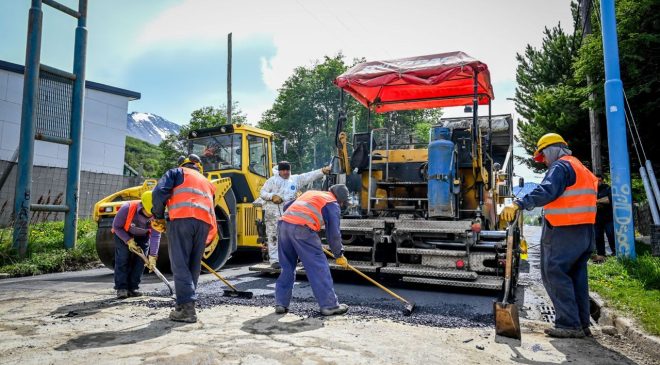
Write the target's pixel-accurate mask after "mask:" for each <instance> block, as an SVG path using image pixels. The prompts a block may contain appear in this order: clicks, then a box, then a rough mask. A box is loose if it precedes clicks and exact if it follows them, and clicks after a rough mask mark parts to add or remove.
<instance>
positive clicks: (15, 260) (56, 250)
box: [0, 220, 99, 276]
mask: <svg viewBox="0 0 660 365" xmlns="http://www.w3.org/2000/svg"><path fill="white" fill-rule="evenodd" d="M63 230H64V222H45V223H38V224H33V225H31V226H30V232H29V234H28V250H27V254H26V256H25V258H23V259H21V258H19V257H18V255H17V253H16V251H15V250H14V249H13V248H12V230H11V229H10V228H6V229H2V230H0V272H3V273H8V274H10V275H11V276H29V275H39V274H46V273H51V272H63V271H74V270H81V269H86V268H90V267H93V266H95V265H96V262H97V261H98V260H99V258H98V255H97V253H96V223H95V222H93V221H91V220H80V221H79V222H78V242H77V245H76V247H75V248H73V249H71V250H66V249H65V248H64V231H63Z"/></svg>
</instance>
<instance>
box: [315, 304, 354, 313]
mask: <svg viewBox="0 0 660 365" xmlns="http://www.w3.org/2000/svg"><path fill="white" fill-rule="evenodd" d="M346 312H348V306H347V305H346V304H340V305H338V306H336V307H334V308H321V314H323V315H324V316H337V315H341V314H344V313H346Z"/></svg>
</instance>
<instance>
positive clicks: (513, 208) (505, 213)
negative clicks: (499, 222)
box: [500, 203, 520, 222]
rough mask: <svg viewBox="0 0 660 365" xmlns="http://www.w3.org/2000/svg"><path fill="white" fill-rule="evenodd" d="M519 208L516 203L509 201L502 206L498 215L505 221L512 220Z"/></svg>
mask: <svg viewBox="0 0 660 365" xmlns="http://www.w3.org/2000/svg"><path fill="white" fill-rule="evenodd" d="M519 209H520V207H519V206H518V204H516V203H511V204H509V205H507V206H506V207H504V209H503V210H502V213H500V217H502V219H504V220H505V221H507V222H512V221H513V220H514V219H515V218H516V213H517V212H518V210H519Z"/></svg>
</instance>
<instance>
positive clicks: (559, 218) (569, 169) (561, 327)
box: [501, 133, 598, 338]
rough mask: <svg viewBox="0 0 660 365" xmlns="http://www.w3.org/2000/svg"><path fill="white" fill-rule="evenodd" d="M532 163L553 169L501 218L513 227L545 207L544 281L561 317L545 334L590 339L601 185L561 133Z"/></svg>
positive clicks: (546, 139) (541, 143)
mask: <svg viewBox="0 0 660 365" xmlns="http://www.w3.org/2000/svg"><path fill="white" fill-rule="evenodd" d="M533 157H534V160H535V161H537V162H543V163H544V164H545V165H546V166H547V167H548V171H547V173H546V175H545V177H544V178H543V181H541V183H540V184H539V185H538V186H537V187H536V188H535V189H534V190H532V191H531V192H530V193H529V194H527V195H525V196H523V197H521V198H519V199H516V200H515V201H514V202H513V203H511V204H510V205H508V206H506V207H504V210H503V211H502V213H501V217H502V219H505V220H507V221H512V220H514V219H515V217H516V215H517V214H518V211H519V210H520V209H527V210H532V209H534V208H535V207H543V210H544V222H543V233H542V235H541V277H542V279H543V284H544V285H545V287H546V289H547V291H548V295H549V296H550V299H551V300H552V303H553V305H554V307H555V313H556V315H555V327H554V328H549V329H546V330H545V333H546V334H547V335H548V336H551V337H559V338H581V337H584V336H590V335H591V330H590V329H589V321H590V316H589V313H590V312H589V288H588V279H587V262H588V261H589V258H590V257H591V253H592V251H593V244H594V237H595V236H594V223H595V221H596V195H597V192H598V180H597V179H596V177H595V176H594V175H593V174H592V173H591V171H589V169H587V168H586V167H585V166H584V165H583V164H582V162H580V160H578V159H577V158H576V157H574V156H572V152H571V150H570V149H569V148H568V143H566V141H565V140H564V138H562V136H560V135H559V134H557V133H548V134H546V135H544V136H543V137H541V138H540V139H539V140H538V143H537V144H536V151H535V152H534V156H533Z"/></svg>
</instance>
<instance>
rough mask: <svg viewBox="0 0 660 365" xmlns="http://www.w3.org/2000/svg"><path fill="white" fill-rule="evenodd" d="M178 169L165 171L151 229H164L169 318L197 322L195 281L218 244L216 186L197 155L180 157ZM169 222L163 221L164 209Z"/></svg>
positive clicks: (157, 189)
mask: <svg viewBox="0 0 660 365" xmlns="http://www.w3.org/2000/svg"><path fill="white" fill-rule="evenodd" d="M177 162H178V165H179V167H175V168H173V169H170V170H168V171H167V172H165V174H164V175H163V177H162V178H161V179H160V180H159V181H158V184H157V185H156V187H155V188H154V193H153V208H152V210H151V211H152V213H153V214H154V218H155V225H154V228H155V229H157V230H159V231H165V230H167V241H168V249H169V253H170V264H171V267H172V273H173V274H174V286H175V292H176V305H175V307H174V310H173V311H172V312H170V319H171V320H173V321H177V322H190V323H192V322H197V311H196V310H195V302H196V301H197V294H196V288H197V281H198V280H199V273H200V270H201V261H202V257H205V256H208V255H209V254H211V253H212V252H213V250H214V249H215V247H216V244H217V242H218V227H217V223H216V218H215V185H213V184H212V183H211V182H210V181H209V180H208V179H207V178H206V177H205V176H204V175H203V174H202V171H203V169H202V162H201V160H200V158H199V156H197V155H195V154H190V155H188V156H181V157H179V160H178V161H177ZM166 207H167V212H168V215H169V221H168V222H165V208H166Z"/></svg>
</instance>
